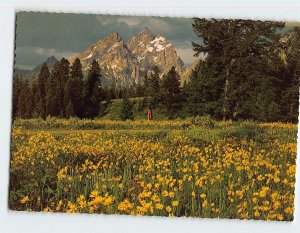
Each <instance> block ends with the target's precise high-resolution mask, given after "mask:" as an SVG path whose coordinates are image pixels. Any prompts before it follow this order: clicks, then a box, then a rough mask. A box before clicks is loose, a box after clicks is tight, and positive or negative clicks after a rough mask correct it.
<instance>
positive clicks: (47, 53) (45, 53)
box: [27, 47, 76, 58]
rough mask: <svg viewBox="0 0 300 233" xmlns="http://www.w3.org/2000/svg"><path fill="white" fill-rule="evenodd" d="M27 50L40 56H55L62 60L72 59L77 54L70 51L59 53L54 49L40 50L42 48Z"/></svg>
mask: <svg viewBox="0 0 300 233" xmlns="http://www.w3.org/2000/svg"><path fill="white" fill-rule="evenodd" d="M27 49H32V51H33V52H34V53H35V54H37V55H40V56H47V57H50V56H55V57H56V58H62V57H66V58H68V57H72V56H74V55H75V54H76V53H75V52H70V51H58V50H56V49H53V48H50V49H49V48H40V47H33V48H30V47H27Z"/></svg>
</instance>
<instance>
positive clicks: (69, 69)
mask: <svg viewBox="0 0 300 233" xmlns="http://www.w3.org/2000/svg"><path fill="white" fill-rule="evenodd" d="M100 101H101V73H100V67H99V64H98V62H96V61H93V62H92V64H91V66H90V68H89V70H88V75H87V78H86V79H84V76H83V72H82V66H81V63H80V60H79V59H78V58H76V59H75V61H74V63H73V64H72V65H70V63H69V61H68V60H67V59H65V58H62V59H61V60H60V61H59V62H57V63H56V64H55V65H54V68H53V69H52V70H51V72H50V71H49V69H48V66H47V64H46V63H44V64H43V65H42V67H41V70H40V72H39V74H38V77H37V80H35V81H34V82H33V83H32V84H30V83H29V82H28V80H23V79H22V78H20V77H15V78H14V82H13V113H12V115H13V119H15V118H16V117H19V118H32V117H40V118H43V119H45V118H46V117H47V116H54V117H61V118H69V117H72V116H74V117H79V118H95V117H97V116H98V113H99V108H100V105H99V103H100Z"/></svg>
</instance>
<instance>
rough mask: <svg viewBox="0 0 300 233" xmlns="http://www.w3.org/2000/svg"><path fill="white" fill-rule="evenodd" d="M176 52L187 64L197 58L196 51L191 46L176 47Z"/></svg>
mask: <svg viewBox="0 0 300 233" xmlns="http://www.w3.org/2000/svg"><path fill="white" fill-rule="evenodd" d="M175 50H176V52H177V53H178V55H179V57H180V58H181V59H182V60H183V62H184V63H185V64H186V65H191V64H193V62H194V61H195V60H196V59H197V58H196V57H194V53H195V52H194V51H193V49H192V48H191V47H190V48H176V47H175Z"/></svg>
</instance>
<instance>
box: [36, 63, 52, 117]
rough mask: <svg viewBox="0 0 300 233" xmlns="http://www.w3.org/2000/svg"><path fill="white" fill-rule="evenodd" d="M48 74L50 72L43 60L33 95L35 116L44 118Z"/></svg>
mask: <svg viewBox="0 0 300 233" xmlns="http://www.w3.org/2000/svg"><path fill="white" fill-rule="evenodd" d="M49 76H50V72H49V69H48V66H47V64H46V62H45V63H43V65H42V67H41V70H40V72H39V74H38V81H37V92H36V95H35V97H34V101H35V112H36V114H37V116H39V117H42V118H43V119H46V83H47V80H48V79H49Z"/></svg>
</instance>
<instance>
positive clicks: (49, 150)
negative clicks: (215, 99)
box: [9, 118, 297, 221]
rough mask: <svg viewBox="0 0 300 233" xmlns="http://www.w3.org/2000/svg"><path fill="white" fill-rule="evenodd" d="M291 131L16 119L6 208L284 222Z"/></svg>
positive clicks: (290, 195)
mask: <svg viewBox="0 0 300 233" xmlns="http://www.w3.org/2000/svg"><path fill="white" fill-rule="evenodd" d="M296 139H297V125H293V124H283V123H267V124H266V123H265V124H261V123H255V122H248V121H244V122H214V121H211V120H207V119H205V118H203V119H198V120H193V119H191V120H189V119H188V120H178V121H176V120H175V121H150V122H148V121H142V120H136V121H126V122H122V121H111V120H78V119H70V120H59V119H54V118H52V119H51V118H50V119H47V121H42V120H37V119H32V120H16V121H15V122H14V124H13V129H12V145H11V168H10V169H11V170H10V171H11V175H10V196H9V206H10V209H13V210H27V211H46V212H67V213H104V214H132V215H157V216H189V217H204V218H241V219H260V220H279V221H291V220H293V211H294V186H295V168H296V164H295V159H296Z"/></svg>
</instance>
